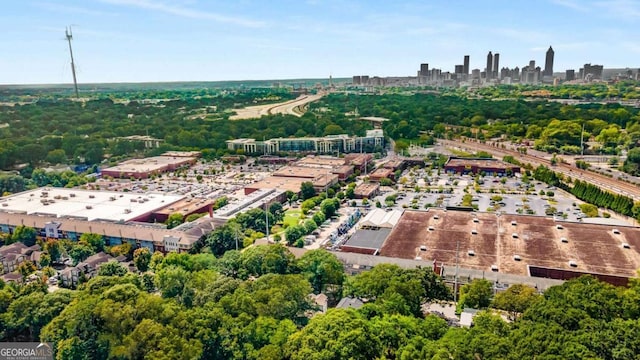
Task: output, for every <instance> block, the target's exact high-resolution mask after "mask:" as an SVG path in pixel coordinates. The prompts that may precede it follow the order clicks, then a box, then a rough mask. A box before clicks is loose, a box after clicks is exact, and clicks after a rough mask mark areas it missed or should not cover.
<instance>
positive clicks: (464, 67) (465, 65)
mask: <svg viewBox="0 0 640 360" xmlns="http://www.w3.org/2000/svg"><path fill="white" fill-rule="evenodd" d="M462 73H463V74H465V75H469V55H465V56H464V63H463V65H462Z"/></svg>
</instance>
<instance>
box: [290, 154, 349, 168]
mask: <svg viewBox="0 0 640 360" xmlns="http://www.w3.org/2000/svg"><path fill="white" fill-rule="evenodd" d="M344 164H345V160H344V159H341V158H336V157H331V156H313V155H309V156H305V157H303V158H302V159H300V160H298V162H296V165H298V166H305V167H322V168H334V167H339V166H343V165H344Z"/></svg>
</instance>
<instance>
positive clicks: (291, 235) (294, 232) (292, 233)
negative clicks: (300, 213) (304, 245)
mask: <svg viewBox="0 0 640 360" xmlns="http://www.w3.org/2000/svg"><path fill="white" fill-rule="evenodd" d="M305 233H306V229H305V228H304V227H303V226H302V225H292V226H289V227H288V228H286V229H284V236H285V237H286V239H287V244H289V245H293V244H294V243H295V242H296V241H297V240H298V239H300V238H302V237H303V236H304V234H305Z"/></svg>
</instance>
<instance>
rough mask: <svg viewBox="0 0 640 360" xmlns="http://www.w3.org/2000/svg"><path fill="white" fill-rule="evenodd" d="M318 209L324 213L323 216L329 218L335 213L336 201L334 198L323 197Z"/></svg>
mask: <svg viewBox="0 0 640 360" xmlns="http://www.w3.org/2000/svg"><path fill="white" fill-rule="evenodd" d="M320 210H321V211H322V212H323V213H324V216H325V217H326V218H327V219H329V218H331V217H332V216H334V215H335V214H336V210H337V208H336V202H335V201H334V199H325V200H323V201H322V203H320Z"/></svg>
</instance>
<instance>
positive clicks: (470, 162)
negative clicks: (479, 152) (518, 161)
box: [445, 157, 517, 169]
mask: <svg viewBox="0 0 640 360" xmlns="http://www.w3.org/2000/svg"><path fill="white" fill-rule="evenodd" d="M445 166H452V167H453V166H456V167H458V166H474V167H479V168H497V169H507V168H514V167H517V166H516V165H512V164H509V163H506V162H504V161H500V160H496V159H466V158H454V157H452V158H449V160H448V161H447V163H446V164H445Z"/></svg>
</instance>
